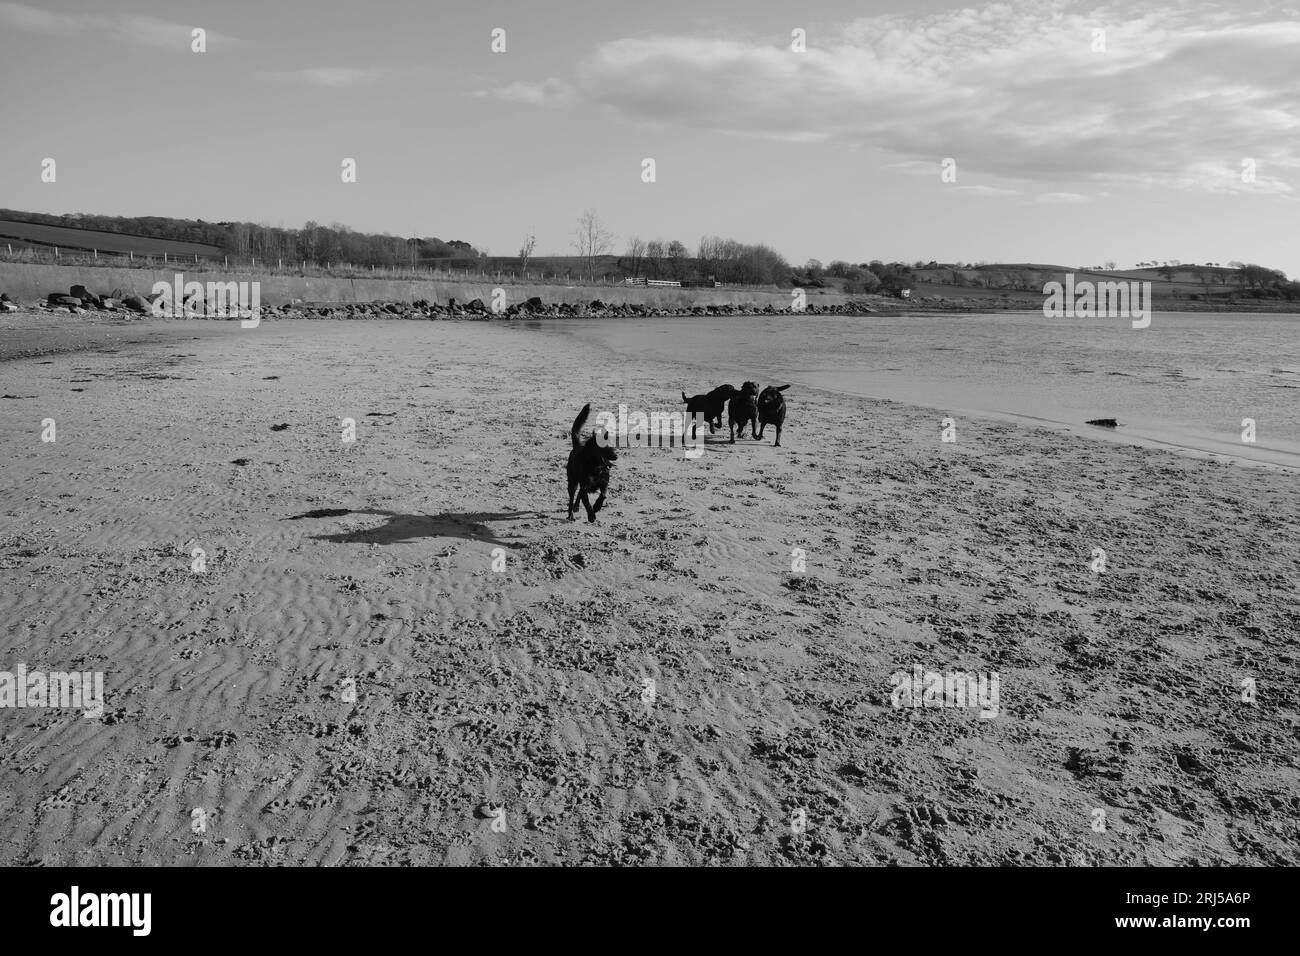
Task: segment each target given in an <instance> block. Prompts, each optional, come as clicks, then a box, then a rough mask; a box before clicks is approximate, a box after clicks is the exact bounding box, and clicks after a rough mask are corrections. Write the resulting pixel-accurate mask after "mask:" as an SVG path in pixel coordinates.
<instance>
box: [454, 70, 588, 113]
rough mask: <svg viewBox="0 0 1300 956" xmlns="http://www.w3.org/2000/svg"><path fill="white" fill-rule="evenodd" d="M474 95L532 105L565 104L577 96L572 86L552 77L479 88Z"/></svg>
mask: <svg viewBox="0 0 1300 956" xmlns="http://www.w3.org/2000/svg"><path fill="white" fill-rule="evenodd" d="M474 95H475V96H479V97H492V98H494V99H499V100H506V101H508V102H511V103H528V104H529V105H532V106H567V105H568V104H570V103H572V102H574V101H575V100H576V98H577V94H576V91H575V90H574V88H573V87H572V86H570V85H569V84H568V83H565V82H564V81H563V80H558V79H555V78H554V77H551V78H549V79H546V80H543V81H542V82H540V83H527V82H519V83H511V84H510V85H508V86H503V87H501V88H499V89H495V90H479V91H478V92H477V93H475V94H474Z"/></svg>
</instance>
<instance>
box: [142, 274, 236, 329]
mask: <svg viewBox="0 0 1300 956" xmlns="http://www.w3.org/2000/svg"><path fill="white" fill-rule="evenodd" d="M151 298H153V314H154V316H156V317H157V318H160V319H183V318H190V317H194V316H207V317H209V318H216V319H242V321H241V322H240V323H239V324H240V325H241V326H242V327H243V328H246V329H255V328H257V326H258V323H259V322H260V321H261V317H262V283H260V282H208V283H207V284H206V285H205V284H204V283H202V282H186V281H185V275H184V273H181V272H178V273H176V276H175V278H174V279H173V280H172V281H171V282H170V283H169V282H155V283H154V284H153V295H152V296H151Z"/></svg>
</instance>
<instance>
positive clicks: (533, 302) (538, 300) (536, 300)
mask: <svg viewBox="0 0 1300 956" xmlns="http://www.w3.org/2000/svg"><path fill="white" fill-rule="evenodd" d="M527 305H528V308H529V309H530V310H532V311H536V310H538V309H541V308H543V305H542V297H541V296H540V295H535V296H533V297H532V298H531V299H529V300H528V302H527Z"/></svg>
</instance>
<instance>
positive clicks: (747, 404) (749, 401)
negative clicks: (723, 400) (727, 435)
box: [727, 382, 758, 445]
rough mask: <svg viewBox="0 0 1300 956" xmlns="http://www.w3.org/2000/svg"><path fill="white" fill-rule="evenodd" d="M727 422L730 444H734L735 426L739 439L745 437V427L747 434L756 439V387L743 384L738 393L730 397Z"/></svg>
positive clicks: (751, 384) (751, 383) (750, 383)
mask: <svg viewBox="0 0 1300 956" xmlns="http://www.w3.org/2000/svg"><path fill="white" fill-rule="evenodd" d="M727 422H728V424H729V425H730V426H731V443H732V444H733V445H734V444H735V443H736V426H737V425H739V426H740V437H741V438H744V437H745V426H746V425H748V426H749V433H750V434H751V435H753V436H754V437H755V438H757V437H758V385H756V384H755V383H754V382H745V383H744V384H743V385H741V386H740V391H739V392H737V393H736V394H735V395H732V396H731V401H730V402H728V403H727Z"/></svg>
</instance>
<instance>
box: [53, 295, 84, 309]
mask: <svg viewBox="0 0 1300 956" xmlns="http://www.w3.org/2000/svg"><path fill="white" fill-rule="evenodd" d="M48 301H49V303H50V305H66V306H68V307H70V308H71V307H76V308H80V307H81V300H80V299H78V298H75V297H73V296H70V295H63V294H61V293H58V292H51V293H50V298H49V300H48Z"/></svg>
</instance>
